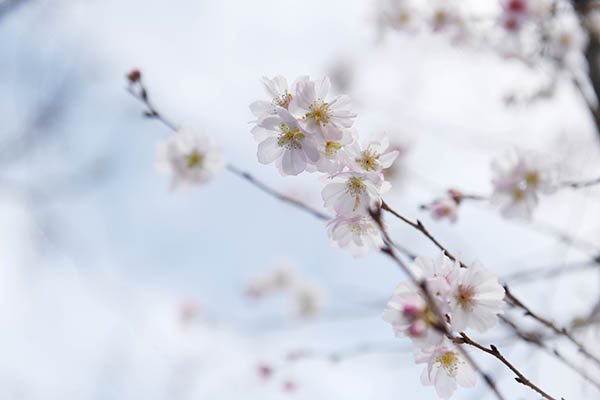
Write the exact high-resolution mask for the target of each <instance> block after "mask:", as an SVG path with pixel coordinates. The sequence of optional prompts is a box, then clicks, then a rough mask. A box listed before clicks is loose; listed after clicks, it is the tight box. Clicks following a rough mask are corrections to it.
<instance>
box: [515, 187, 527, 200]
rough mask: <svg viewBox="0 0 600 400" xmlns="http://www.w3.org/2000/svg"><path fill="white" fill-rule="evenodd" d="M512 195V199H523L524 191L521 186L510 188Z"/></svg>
mask: <svg viewBox="0 0 600 400" xmlns="http://www.w3.org/2000/svg"><path fill="white" fill-rule="evenodd" d="M512 197H513V200H514V201H517V202H519V201H523V200H524V199H525V191H524V190H523V189H521V188H518V187H514V188H513V189H512Z"/></svg>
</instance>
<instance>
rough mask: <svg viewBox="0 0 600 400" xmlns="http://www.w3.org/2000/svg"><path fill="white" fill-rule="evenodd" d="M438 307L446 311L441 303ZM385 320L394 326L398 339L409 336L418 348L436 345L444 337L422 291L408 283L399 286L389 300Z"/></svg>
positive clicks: (384, 315)
mask: <svg viewBox="0 0 600 400" xmlns="http://www.w3.org/2000/svg"><path fill="white" fill-rule="evenodd" d="M437 306H438V308H440V309H442V310H445V309H446V307H444V305H443V304H442V303H441V302H440V304H437ZM383 320H384V321H386V322H388V323H389V324H391V325H392V328H393V330H394V334H395V335H396V336H397V337H403V336H407V337H409V338H411V339H412V340H413V342H414V343H415V344H417V345H418V346H425V347H427V346H432V345H435V344H437V343H439V342H440V341H441V340H442V337H443V335H442V332H440V331H439V329H438V328H437V326H438V324H439V321H438V318H437V316H436V315H435V313H434V312H433V311H432V309H431V308H430V307H429V306H428V304H427V302H426V301H425V300H424V299H423V296H422V295H421V294H420V289H418V288H417V287H416V286H414V285H413V284H411V283H408V282H403V283H401V284H400V285H398V287H397V288H396V290H395V291H394V294H393V295H392V297H391V298H390V299H389V300H388V303H387V308H386V309H385V311H384V312H383Z"/></svg>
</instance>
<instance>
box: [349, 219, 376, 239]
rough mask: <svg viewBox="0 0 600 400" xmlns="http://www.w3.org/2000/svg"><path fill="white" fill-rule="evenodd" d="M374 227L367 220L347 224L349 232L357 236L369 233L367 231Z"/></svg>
mask: <svg viewBox="0 0 600 400" xmlns="http://www.w3.org/2000/svg"><path fill="white" fill-rule="evenodd" d="M374 228H375V227H374V226H373V224H371V223H368V222H367V223H365V222H362V223H361V222H355V223H353V224H350V226H349V229H350V232H352V233H354V234H355V235H358V236H365V235H367V234H368V233H369V231H372V230H373V229H374Z"/></svg>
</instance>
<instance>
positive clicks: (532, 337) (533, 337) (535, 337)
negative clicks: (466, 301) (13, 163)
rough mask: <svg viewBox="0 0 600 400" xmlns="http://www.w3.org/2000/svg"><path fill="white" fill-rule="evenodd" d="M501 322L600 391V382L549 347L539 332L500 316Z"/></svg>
mask: <svg viewBox="0 0 600 400" xmlns="http://www.w3.org/2000/svg"><path fill="white" fill-rule="evenodd" d="M500 320H501V321H502V322H503V323H504V324H506V325H507V326H508V327H510V328H511V330H512V331H513V332H514V333H515V334H516V335H517V336H518V337H519V338H521V339H522V340H523V341H525V342H526V343H529V344H531V345H533V346H536V347H538V348H540V349H542V350H544V351H545V352H546V353H547V354H548V355H550V356H553V357H556V358H557V359H558V360H559V361H561V362H562V363H563V364H564V365H566V366H567V367H569V368H570V369H571V370H573V371H574V372H575V373H577V374H578V375H580V376H581V377H582V378H583V379H585V380H586V381H587V382H589V383H591V384H592V385H593V386H594V387H596V388H597V389H600V382H598V381H597V380H595V379H594V378H592V377H591V376H590V375H589V374H587V373H586V372H585V371H584V370H583V369H582V368H580V367H579V366H577V365H575V364H574V363H573V362H572V361H571V360H569V359H567V358H566V357H565V356H564V355H563V354H562V353H561V352H560V351H559V350H558V349H556V348H550V346H548V344H547V343H545V342H544V341H543V337H542V335H541V334H539V333H538V332H526V331H524V330H523V329H521V328H520V327H518V326H517V324H515V323H514V322H513V321H511V320H510V319H508V318H507V317H504V316H502V315H501V316H500Z"/></svg>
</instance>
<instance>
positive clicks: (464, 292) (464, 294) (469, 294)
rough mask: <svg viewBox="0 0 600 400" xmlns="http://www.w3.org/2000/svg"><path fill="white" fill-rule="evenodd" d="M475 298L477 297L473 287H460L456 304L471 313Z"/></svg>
mask: <svg viewBox="0 0 600 400" xmlns="http://www.w3.org/2000/svg"><path fill="white" fill-rule="evenodd" d="M473 297H475V290H474V289H473V288H472V287H471V286H464V285H458V291H457V292H456V302H457V303H458V304H459V305H460V307H461V308H462V309H463V310H464V311H469V310H470V309H471V307H472V306H473Z"/></svg>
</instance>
